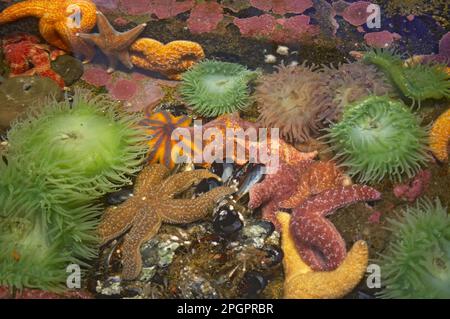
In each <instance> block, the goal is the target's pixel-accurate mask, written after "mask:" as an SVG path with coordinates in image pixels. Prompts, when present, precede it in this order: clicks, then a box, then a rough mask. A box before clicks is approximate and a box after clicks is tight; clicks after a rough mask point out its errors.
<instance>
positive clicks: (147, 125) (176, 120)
mask: <svg viewBox="0 0 450 319" xmlns="http://www.w3.org/2000/svg"><path fill="white" fill-rule="evenodd" d="M191 121H192V120H191V118H190V117H188V116H177V117H176V116H173V115H172V114H170V113H169V112H165V111H163V112H157V113H153V114H146V117H145V119H143V120H142V121H141V122H140V125H141V126H143V128H144V130H145V133H146V135H147V136H148V146H149V152H148V162H149V163H161V164H164V165H165V166H166V167H168V168H173V167H174V166H175V160H174V158H173V155H174V156H175V155H182V154H180V151H179V150H178V149H177V145H178V141H176V140H174V139H172V133H173V132H174V131H175V130H176V129H178V128H187V127H189V125H190V124H191ZM190 144H191V143H189V145H190Z"/></svg>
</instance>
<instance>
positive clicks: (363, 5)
mask: <svg viewBox="0 0 450 319" xmlns="http://www.w3.org/2000/svg"><path fill="white" fill-rule="evenodd" d="M370 4H371V3H370V2H367V1H358V2H354V3H352V4H351V5H349V6H348V7H347V8H345V10H344V11H343V13H342V17H343V18H344V20H345V21H347V22H348V23H350V24H351V25H354V26H355V27H358V26H361V25H363V24H365V23H366V22H367V18H368V17H369V15H370V13H367V7H368V6H369V5H370Z"/></svg>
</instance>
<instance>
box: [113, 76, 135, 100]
mask: <svg viewBox="0 0 450 319" xmlns="http://www.w3.org/2000/svg"><path fill="white" fill-rule="evenodd" d="M108 89H109V92H110V93H111V96H112V97H113V98H114V99H116V100H119V101H127V100H130V99H131V98H133V96H134V95H135V94H136V92H137V90H138V84H137V83H136V82H135V81H131V80H126V79H122V80H119V81H117V82H115V83H112V84H111V86H110V87H109V88H108Z"/></svg>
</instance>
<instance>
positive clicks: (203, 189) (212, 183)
mask: <svg viewBox="0 0 450 319" xmlns="http://www.w3.org/2000/svg"><path fill="white" fill-rule="evenodd" d="M219 186H222V183H221V182H220V181H218V180H217V179H215V178H208V179H204V180H202V181H201V182H200V183H198V185H197V187H196V188H195V194H196V195H200V194H204V193H207V192H209V191H210V190H212V189H214V188H216V187H219Z"/></svg>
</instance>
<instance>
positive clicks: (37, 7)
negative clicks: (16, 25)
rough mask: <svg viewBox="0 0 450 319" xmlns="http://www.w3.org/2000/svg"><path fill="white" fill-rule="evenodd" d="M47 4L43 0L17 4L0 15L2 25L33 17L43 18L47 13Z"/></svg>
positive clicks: (29, 0) (31, 0)
mask: <svg viewBox="0 0 450 319" xmlns="http://www.w3.org/2000/svg"><path fill="white" fill-rule="evenodd" d="M47 9H48V8H47V4H46V3H45V1H42V0H28V1H21V2H18V3H15V4H13V5H11V6H9V7H8V8H6V9H5V10H3V11H2V12H1V13H0V24H5V23H9V22H13V21H16V20H19V19H22V18H26V17H29V16H33V17H36V18H40V17H42V16H43V15H44V14H45V12H46V11H47Z"/></svg>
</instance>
